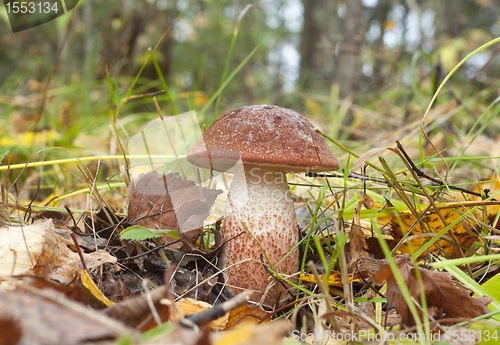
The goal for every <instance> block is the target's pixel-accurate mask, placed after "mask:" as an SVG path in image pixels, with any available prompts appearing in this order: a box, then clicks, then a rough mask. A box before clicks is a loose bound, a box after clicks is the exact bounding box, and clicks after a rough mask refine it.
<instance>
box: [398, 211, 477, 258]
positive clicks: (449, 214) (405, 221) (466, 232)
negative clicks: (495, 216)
mask: <svg viewBox="0 0 500 345" xmlns="http://www.w3.org/2000/svg"><path fill="white" fill-rule="evenodd" d="M440 212H441V214H442V216H443V218H444V220H445V221H446V224H443V221H442V220H441V218H440V217H439V215H438V214H437V213H436V212H429V213H428V214H426V215H425V216H424V217H422V220H421V221H420V222H419V223H418V224H416V225H414V224H415V222H416V218H415V216H414V215H413V214H411V213H409V212H401V213H399V218H400V219H401V223H400V221H399V220H398V217H396V216H394V217H392V218H391V224H392V229H393V232H394V234H393V237H394V240H395V241H396V242H399V241H400V240H401V239H403V237H404V234H405V233H406V232H407V231H408V230H410V229H412V230H411V232H410V233H408V236H410V238H411V239H410V240H409V241H408V242H410V243H411V246H412V248H413V250H414V251H415V250H417V249H418V248H419V247H420V246H421V245H422V244H424V243H425V242H427V241H429V239H431V238H432V237H433V236H435V234H437V233H439V232H441V231H442V230H443V229H444V228H445V227H446V225H449V224H451V223H453V222H454V221H456V220H457V219H459V218H460V217H462V216H461V214H460V213H459V212H457V211H456V210H454V209H451V208H450V209H441V210H440ZM461 212H462V213H465V212H467V210H466V209H461ZM475 226H476V224H474V223H472V222H470V221H467V220H461V221H459V222H458V223H457V224H456V225H455V226H453V227H452V228H451V229H450V230H448V232H446V233H445V234H444V235H443V236H442V237H441V238H440V239H439V240H437V242H436V243H434V244H433V245H432V246H431V247H429V250H430V251H436V252H437V251H444V253H446V255H447V256H448V258H458V257H461V256H462V255H461V253H460V250H459V248H458V247H457V246H456V245H454V244H452V243H453V235H454V236H455V237H456V239H457V242H458V244H459V245H460V246H462V247H464V248H467V249H468V248H470V247H471V246H472V244H473V243H474V242H475V241H476V240H477V238H478V236H477V235H476V234H475V233H474V232H473V230H471V229H473V228H474V227H475ZM450 231H451V232H452V233H453V235H452V234H451V233H450ZM399 250H400V251H401V253H404V254H409V253H410V250H409V248H408V244H407V242H406V243H403V244H402V245H401V246H400V247H399ZM423 255H426V254H425V253H423V254H422V255H421V256H423Z"/></svg>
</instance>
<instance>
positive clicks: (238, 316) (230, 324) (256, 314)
mask: <svg viewBox="0 0 500 345" xmlns="http://www.w3.org/2000/svg"><path fill="white" fill-rule="evenodd" d="M272 315H273V314H272V313H268V312H267V311H265V310H262V309H258V308H252V307H249V306H247V305H242V306H241V307H238V308H236V309H233V310H231V312H230V313H229V319H228V320H227V325H226V329H227V330H229V329H236V328H238V329H239V328H245V327H248V326H251V325H258V324H261V323H265V322H269V320H271V316H272Z"/></svg>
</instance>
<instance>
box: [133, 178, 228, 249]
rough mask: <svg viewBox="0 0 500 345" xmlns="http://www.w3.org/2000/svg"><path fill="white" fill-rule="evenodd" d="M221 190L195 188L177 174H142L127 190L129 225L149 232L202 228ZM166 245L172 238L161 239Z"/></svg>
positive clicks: (184, 230)
mask: <svg viewBox="0 0 500 345" xmlns="http://www.w3.org/2000/svg"><path fill="white" fill-rule="evenodd" d="M220 193H222V191H221V190H214V189H207V188H203V187H199V186H197V185H196V184H195V183H194V182H192V181H187V180H184V179H183V178H181V177H180V176H179V174H178V173H169V174H167V175H161V174H159V173H157V172H156V171H150V172H148V173H147V174H141V175H139V176H138V177H136V178H134V179H133V180H132V183H130V185H129V188H128V200H129V206H128V212H129V213H128V221H129V223H131V224H134V225H141V226H143V227H146V228H149V229H166V230H177V231H179V232H180V233H185V232H187V231H189V230H193V229H198V228H201V227H202V226H203V221H204V220H205V219H206V218H207V216H208V215H209V210H210V208H211V207H212V205H213V204H214V202H215V199H216V198H217V195H219V194H220ZM164 237H165V241H167V242H168V241H171V240H172V238H171V237H169V236H166V235H164Z"/></svg>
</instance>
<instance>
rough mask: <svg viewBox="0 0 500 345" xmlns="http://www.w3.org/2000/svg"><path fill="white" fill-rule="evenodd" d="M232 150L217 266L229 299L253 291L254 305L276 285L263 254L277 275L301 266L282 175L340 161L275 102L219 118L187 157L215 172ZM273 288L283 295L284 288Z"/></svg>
mask: <svg viewBox="0 0 500 345" xmlns="http://www.w3.org/2000/svg"><path fill="white" fill-rule="evenodd" d="M235 150H236V151H237V152H238V153H239V155H240V157H241V161H242V162H243V169H239V170H236V172H235V175H234V176H233V180H232V183H231V188H230V191H229V195H228V198H227V202H226V210H225V216H224V228H223V236H224V240H225V241H227V242H226V244H225V245H224V247H223V248H222V252H221V256H220V263H219V267H220V268H227V274H228V277H229V278H228V281H227V287H228V290H229V291H230V292H231V293H232V294H234V295H236V294H237V293H239V292H241V291H242V290H244V289H251V290H254V294H253V295H252V300H253V301H255V302H259V301H260V300H261V299H262V296H263V295H264V293H266V290H267V289H268V285H269V283H271V282H273V279H270V276H269V273H267V272H266V271H265V269H264V268H263V267H262V264H261V261H260V255H261V254H263V253H262V251H264V252H265V254H266V255H264V256H263V261H264V264H266V265H270V266H271V267H272V268H275V269H276V272H278V273H280V274H283V275H290V274H293V273H295V272H297V270H298V268H299V257H298V254H299V253H298V249H297V248H296V246H297V243H298V241H299V232H298V227H297V220H296V217H295V209H294V206H293V202H292V196H291V194H290V190H289V187H288V183H287V180H286V175H285V174H286V173H287V172H324V171H332V170H337V169H338V168H339V162H338V161H337V159H336V158H335V156H334V155H333V153H332V151H331V150H330V148H329V147H328V145H327V144H326V143H325V141H324V140H323V137H322V136H321V135H320V134H318V133H317V132H316V131H315V130H314V127H313V125H312V124H311V123H310V122H309V121H308V120H307V119H306V118H305V117H304V116H302V115H300V114H298V113H296V112H295V111H293V110H290V109H286V108H281V107H278V106H275V105H253V106H246V107H241V108H238V109H235V110H232V111H230V112H229V113H227V114H225V115H223V116H222V117H221V118H219V119H218V120H217V121H215V122H214V123H213V124H212V125H211V126H210V127H209V128H208V129H207V130H206V131H205V132H204V133H203V135H202V137H201V138H200V139H198V141H197V142H196V143H195V145H194V146H193V147H192V148H191V150H190V151H189V153H188V155H187V160H188V161H189V162H190V163H191V164H194V165H196V166H199V167H205V168H212V169H215V170H220V169H218V168H219V167H220V166H227V164H214V162H227V161H230V160H231V159H234V154H232V153H234V151H235ZM249 232H250V233H251V235H250V234H249ZM257 241H258V243H257ZM259 244H260V246H259ZM261 247H262V248H261ZM266 256H267V258H266ZM285 256H286V258H285V259H284V260H283V261H282V262H281V263H280V264H279V265H278V266H277V267H275V266H276V265H277V264H278V262H280V261H281V260H282V259H283V258H284V257H285ZM248 259H250V260H248ZM267 260H269V261H267ZM242 261H243V262H242ZM240 262H241V263H240ZM277 285H278V288H279V290H280V292H283V291H284V288H283V286H282V285H281V284H277ZM281 295H283V294H281ZM277 297H278V294H277V289H276V287H272V288H270V289H269V290H268V291H267V295H266V297H265V299H264V302H265V303H266V304H268V305H275V303H276V299H277Z"/></svg>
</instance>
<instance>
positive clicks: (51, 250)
mask: <svg viewBox="0 0 500 345" xmlns="http://www.w3.org/2000/svg"><path fill="white" fill-rule="evenodd" d="M53 230H54V224H53V222H52V220H51V219H47V220H43V221H40V222H36V223H34V224H32V225H28V226H23V227H21V226H8V227H3V228H0V274H1V275H11V274H12V275H20V274H33V273H34V274H36V275H40V276H42V277H44V278H47V279H51V280H55V281H58V282H60V283H63V284H69V283H70V282H72V281H73V280H74V279H75V278H76V277H77V276H78V275H79V274H80V271H81V270H82V268H83V267H82V264H81V261H80V257H79V256H78V254H77V253H75V252H73V251H71V250H70V249H69V248H68V242H67V241H65V240H64V239H63V238H62V237H60V236H58V235H56V234H55V233H54V231H53ZM83 257H84V259H85V262H86V264H87V267H88V268H94V267H97V266H100V265H102V264H103V263H107V262H116V258H115V257H114V256H112V255H111V254H109V253H108V252H106V251H97V252H93V253H90V254H83Z"/></svg>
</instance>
